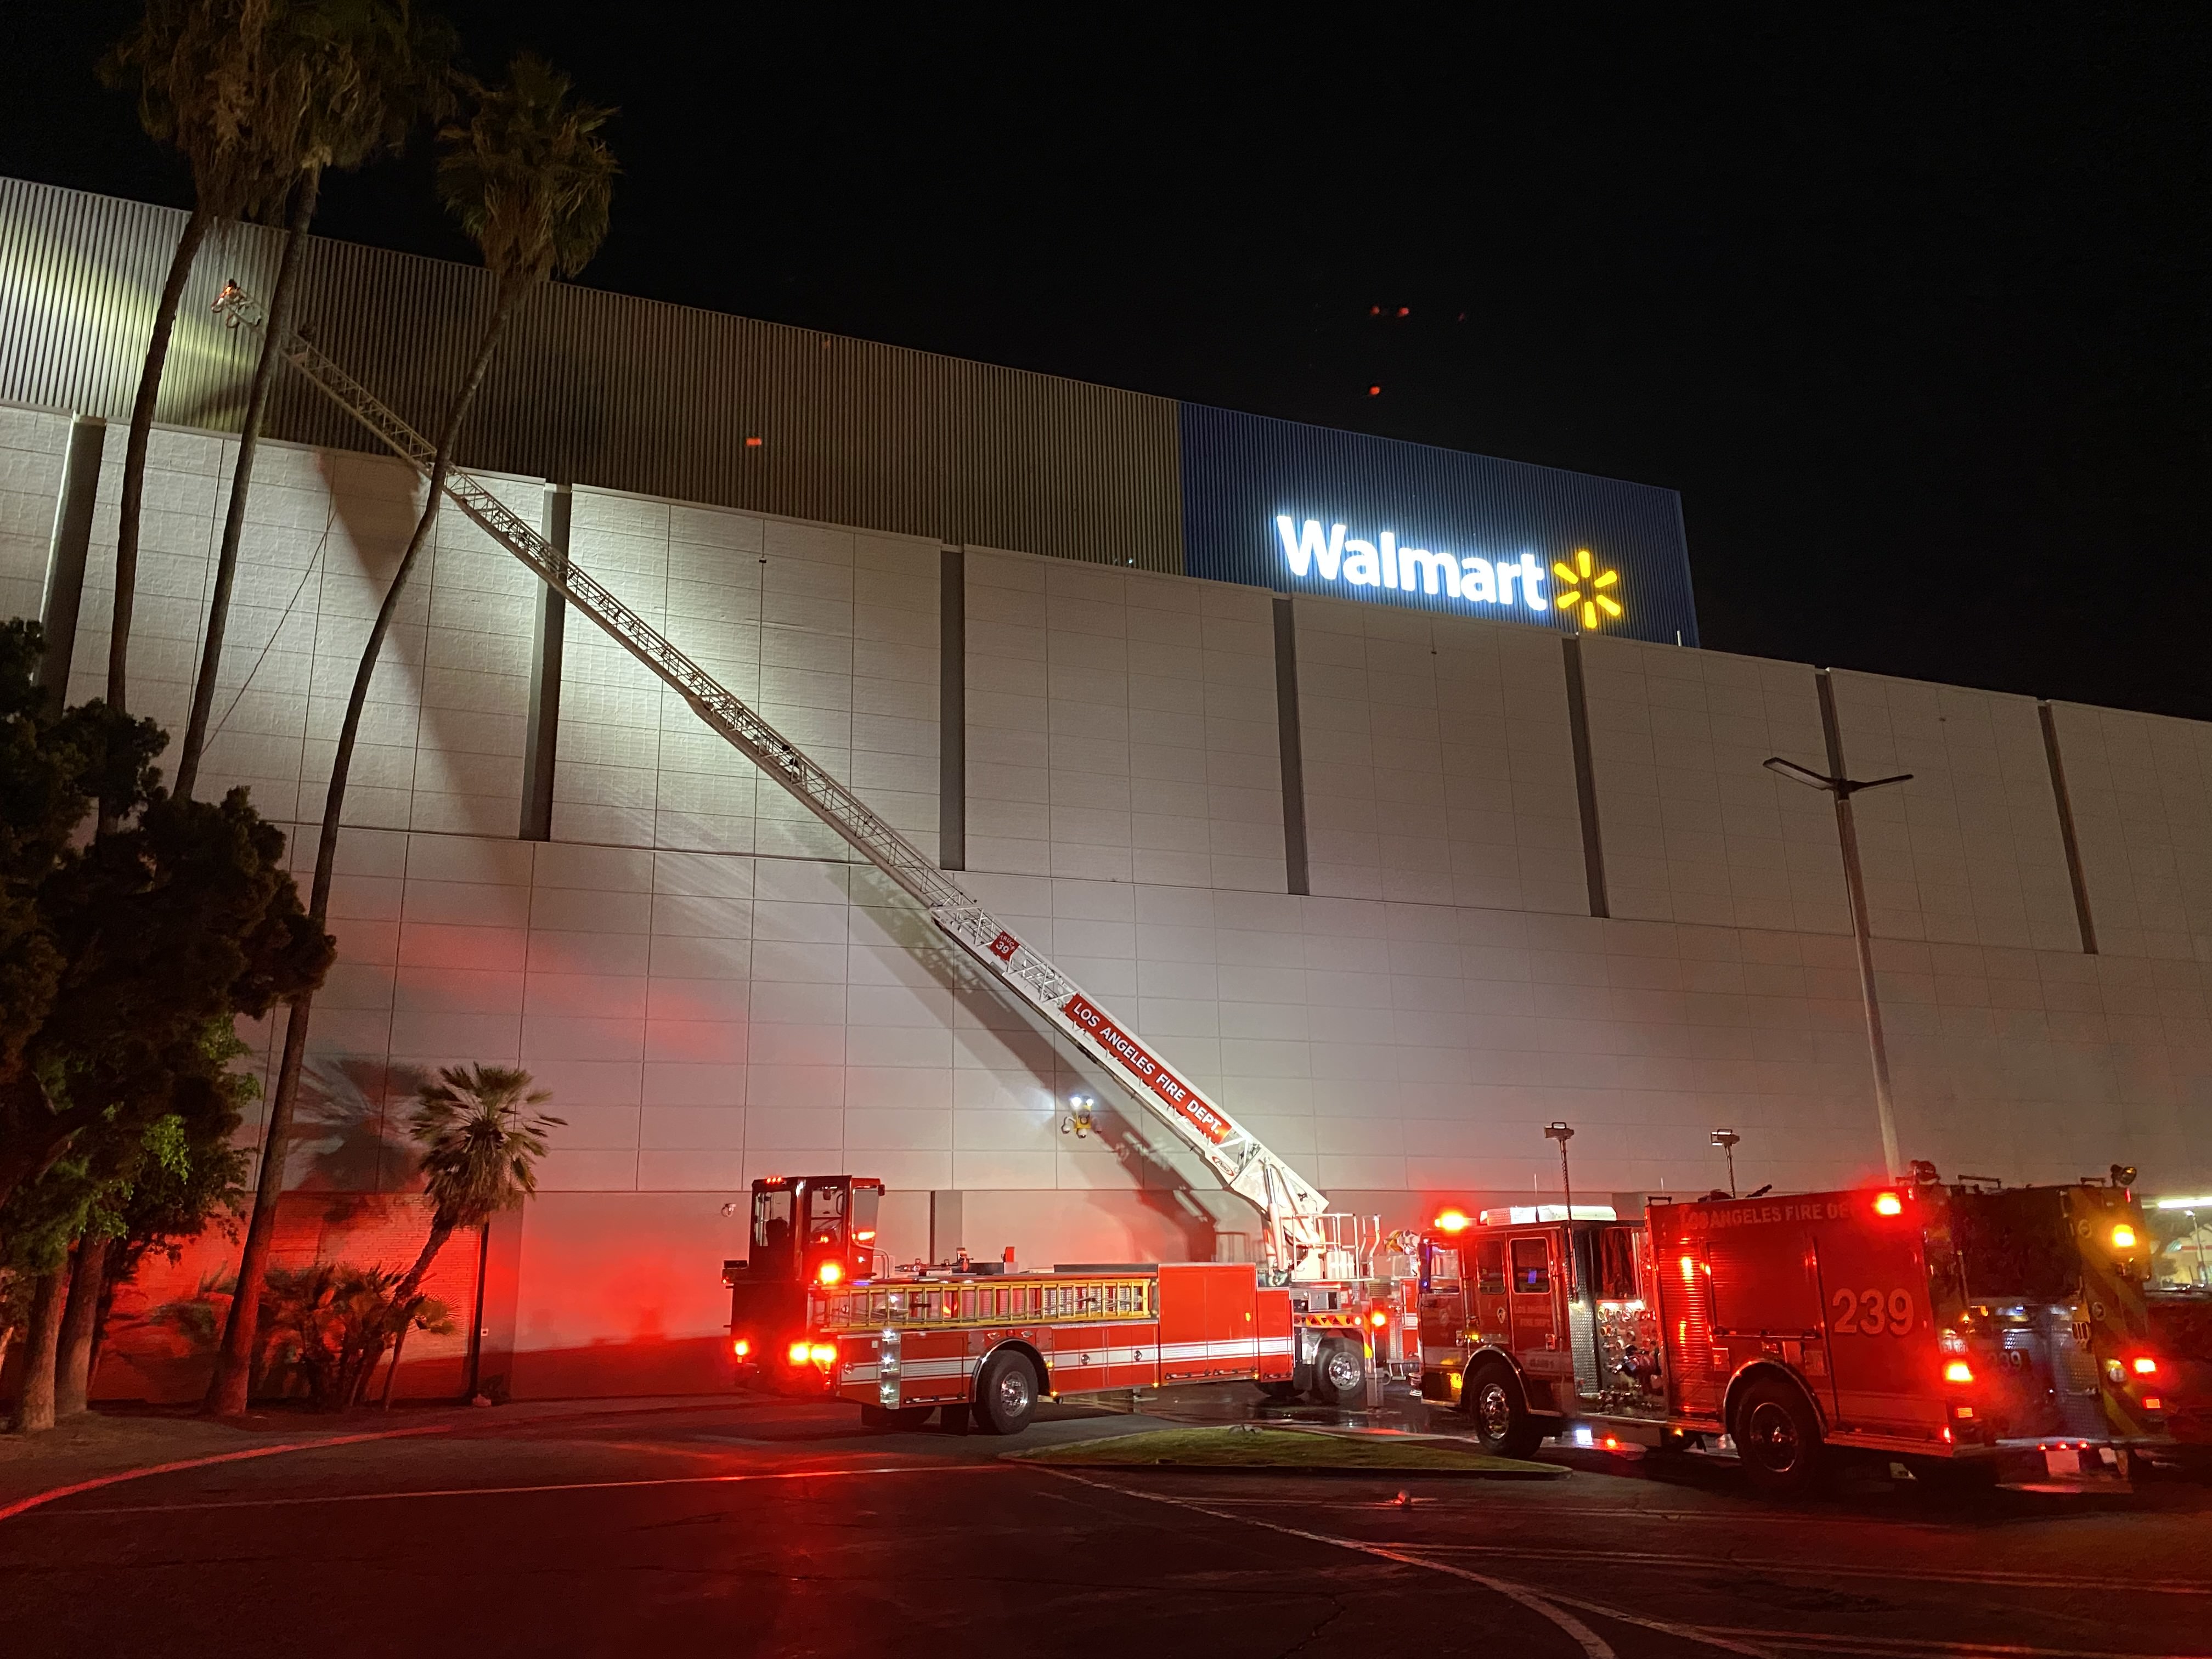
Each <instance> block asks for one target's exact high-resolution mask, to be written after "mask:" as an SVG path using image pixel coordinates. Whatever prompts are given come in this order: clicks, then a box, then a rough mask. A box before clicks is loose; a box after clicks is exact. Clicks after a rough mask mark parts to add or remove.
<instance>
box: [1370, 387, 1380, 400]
mask: <svg viewBox="0 0 2212 1659" xmlns="http://www.w3.org/2000/svg"><path fill="white" fill-rule="evenodd" d="M1367 395H1368V396H1369V397H1370V398H1379V397H1381V396H1382V395H1383V388H1382V387H1381V386H1369V387H1368V388H1367Z"/></svg>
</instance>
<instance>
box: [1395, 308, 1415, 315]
mask: <svg viewBox="0 0 2212 1659" xmlns="http://www.w3.org/2000/svg"><path fill="white" fill-rule="evenodd" d="M1398 314H1399V315H1400V316H1401V317H1410V316H1412V315H1413V307H1410V306H1400V307H1398Z"/></svg>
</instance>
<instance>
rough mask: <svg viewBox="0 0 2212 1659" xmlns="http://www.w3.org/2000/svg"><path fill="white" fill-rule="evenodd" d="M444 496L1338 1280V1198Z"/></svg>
mask: <svg viewBox="0 0 2212 1659" xmlns="http://www.w3.org/2000/svg"><path fill="white" fill-rule="evenodd" d="M215 309H216V312H217V313H219V314H221V315H222V318H223V319H224V322H225V324H226V325H228V326H230V327H236V326H238V325H240V324H241V323H242V324H245V325H247V326H249V327H259V326H262V325H263V324H264V317H263V313H262V311H261V307H260V306H259V305H258V302H257V301H254V300H253V299H252V296H251V295H248V294H246V292H245V290H243V289H240V287H239V286H238V285H237V283H225V284H224V285H223V289H222V293H221V294H220V295H217V296H216V302H215ZM276 346H277V349H278V350H279V351H280V352H281V353H282V354H283V357H284V361H285V362H288V363H289V364H290V365H291V366H292V367H293V368H295V369H297V370H298V371H299V372H300V373H301V374H302V375H303V376H304V377H306V379H307V381H308V382H309V383H310V384H311V385H313V386H314V387H315V388H316V389H317V390H318V391H319V392H322V393H323V394H324V395H325V397H327V398H330V399H331V402H332V403H334V404H337V406H338V407H339V408H340V409H342V410H344V411H345V412H346V413H347V414H349V415H350V416H353V417H354V418H355V419H356V420H357V421H359V422H361V423H362V425H363V426H365V427H367V428H368V429H369V431H370V432H371V433H373V434H374V435H375V436H376V438H377V439H378V440H379V441H380V442H382V443H383V444H384V445H385V447H387V448H388V449H390V450H391V451H392V453H394V454H395V455H397V456H398V457H399V459H402V460H403V461H405V462H406V463H407V464H408V465H410V466H411V467H413V468H414V469H415V471H416V472H418V473H420V474H421V475H422V477H426V478H427V477H429V476H430V475H431V472H432V470H433V465H434V463H435V459H436V456H437V450H436V447H435V445H434V444H432V443H431V442H430V441H429V440H428V439H427V438H425V437H424V436H423V435H422V434H421V433H419V432H417V431H416V430H415V429H414V428H412V427H410V426H409V425H408V424H407V423H406V422H404V421H403V420H401V419H400V418H399V416H398V415H397V414H395V413H393V412H392V410H390V409H388V408H386V406H385V405H384V404H382V403H381V402H380V401H379V400H378V399H377V398H376V397H375V396H374V395H373V394H372V393H371V392H369V391H368V389H367V388H366V387H365V386H362V384H361V383H360V382H359V381H358V380H355V379H354V378H353V377H352V376H351V375H349V374H347V373H346V372H345V371H344V370H343V369H342V368H339V367H338V366H337V364H336V363H334V362H331V359H330V358H329V357H327V356H325V355H324V354H323V353H322V352H321V351H320V350H319V349H317V348H316V347H314V346H313V345H312V344H310V343H308V342H307V340H306V339H304V338H303V337H301V335H300V334H299V333H297V332H296V331H292V330H287V331H284V333H283V335H282V336H281V337H279V338H278V339H277V341H276ZM445 493H446V494H447V495H449V496H451V497H452V498H453V503H454V505H455V506H457V507H459V508H460V509H461V511H462V512H463V513H465V514H467V515H468V517H470V518H471V519H472V520H475V521H476V522H477V524H478V525H480V526H483V530H484V532H485V533H486V534H488V535H489V536H490V537H491V538H492V539H493V540H494V541H495V542H497V543H498V544H500V545H501V547H504V548H505V549H506V550H507V551H508V552H509V553H512V554H513V556H515V557H516V558H517V559H519V560H520V561H521V562H522V563H523V565H524V566H525V567H526V568H527V569H528V570H529V571H530V573H531V574H532V575H534V576H536V577H537V578H538V580H539V581H541V582H544V584H545V585H546V586H548V587H550V588H552V589H553V590H554V591H555V592H557V593H559V594H560V595H561V596H562V598H563V599H566V600H567V601H568V603H569V604H570V605H574V606H575V607H576V609H577V610H579V611H582V612H583V613H584V615H585V616H586V617H589V618H590V619H591V620H592V622H593V623H596V624H598V626H599V629H601V631H602V632H604V633H605V634H606V635H608V636H609V637H610V638H611V639H612V640H613V641H615V643H616V644H617V645H619V646H621V647H623V649H624V650H625V651H627V652H629V653H630V655H631V656H633V657H635V658H636V659H638V661H639V662H641V663H642V664H644V665H645V666H646V667H647V668H648V669H650V670H651V671H653V673H654V674H656V675H658V676H659V678H661V679H662V680H663V681H664V682H665V683H666V684H668V685H670V686H671V687H673V688H674V690H676V691H677V693H678V695H679V696H682V697H683V698H684V701H685V702H688V703H689V704H690V706H691V709H692V712H693V713H694V714H697V715H698V716H699V718H700V719H701V720H703V721H705V722H706V723H707V725H708V726H710V727H712V728H713V729H714V731H715V732H717V733H719V734H720V736H721V737H722V738H723V739H724V740H725V741H726V742H727V743H728V744H730V745H731V746H732V747H733V748H734V749H736V750H738V752H739V753H740V754H742V755H744V757H745V758H746V759H748V760H750V761H751V762H752V763H753V764H754V765H756V766H757V767H759V768H760V769H761V770H763V772H765V773H767V774H768V775H769V777H771V778H773V779H775V781H777V782H778V783H780V784H781V785H782V786H783V787H784V788H785V789H787V790H788V791H789V792H790V793H792V794H793V795H794V796H795V797H797V798H798V799H799V803H800V804H801V805H804V806H805V807H806V808H807V810H808V811H811V812H812V813H813V814H814V815H815V816H816V817H818V818H820V819H821V820H822V821H823V823H826V824H828V825H829V828H830V829H833V830H835V831H836V833H837V834H838V835H839V836H842V838H843V839H844V841H845V842H846V843H847V845H848V846H850V847H851V848H854V850H855V851H856V852H858V853H860V854H861V855H862V856H863V857H865V858H866V860H868V861H869V862H870V863H871V864H873V865H874V866H876V867H877V868H878V869H879V870H881V871H882V872H884V874H885V875H886V876H889V877H890V878H891V880H892V881H894V882H896V884H898V885H899V886H900V887H901V888H902V889H903V890H905V891H906V892H907V893H908V895H909V896H911V897H912V898H913V899H914V900H915V902H916V903H918V904H920V905H921V907H922V908H924V909H925V910H927V912H928V914H929V919H930V921H933V922H934V923H935V924H936V925H937V927H938V928H939V930H940V931H941V932H943V933H945V935H946V936H948V937H949V938H951V939H952V940H953V941H954V942H955V943H956V944H957V945H959V946H960V947H961V948H962V949H963V951H966V952H967V954H968V955H969V957H971V958H972V959H973V960H974V961H975V963H977V964H978V965H979V966H981V968H983V969H987V971H988V973H989V975H991V977H992V978H993V979H994V980H995V981H998V982H999V983H1000V984H1002V985H1005V986H1006V987H1009V988H1010V989H1011V990H1012V992H1013V993H1014V994H1016V995H1017V996H1018V998H1019V999H1020V1000H1021V1001H1022V1002H1023V1003H1024V1004H1025V1005H1027V1006H1028V1007H1030V1009H1031V1010H1033V1011H1034V1012H1036V1013H1037V1014H1038V1015H1040V1016H1042V1018H1043V1019H1044V1020H1045V1021H1046V1022H1047V1023H1048V1024H1050V1025H1051V1026H1052V1027H1053V1028H1054V1029H1055V1030H1058V1031H1060V1032H1061V1033H1062V1034H1063V1035H1064V1036H1066V1037H1068V1038H1069V1039H1070V1040H1071V1041H1072V1042H1074V1043H1075V1045H1076V1046H1077V1047H1078V1048H1080V1049H1081V1050H1082V1051H1083V1052H1084V1053H1085V1054H1088V1055H1089V1056H1090V1057H1091V1059H1092V1060H1094V1061H1096V1062H1097V1064H1098V1065H1099V1066H1101V1067H1102V1068H1103V1070H1104V1071H1105V1072H1106V1073H1107V1074H1108V1075H1109V1076H1110V1077H1112V1078H1113V1079H1114V1080H1115V1082H1117V1083H1119V1084H1120V1085H1121V1087H1122V1088H1123V1089H1124V1090H1125V1091H1127V1093H1128V1094H1129V1095H1130V1096H1131V1097H1133V1099H1134V1100H1136V1102H1137V1103H1139V1105H1141V1106H1143V1107H1145V1108H1146V1109H1147V1110H1148V1111H1150V1112H1151V1113H1152V1115H1153V1116H1154V1117H1155V1118H1156V1119H1158V1121H1160V1122H1162V1123H1164V1124H1165V1125H1166V1126H1167V1127H1168V1128H1169V1129H1170V1130H1171V1131H1172V1132H1173V1133H1175V1135H1176V1138H1177V1139H1180V1140H1181V1141H1182V1143H1183V1145H1184V1146H1188V1148H1189V1149H1190V1150H1191V1151H1193V1152H1196V1153H1197V1154H1198V1156H1199V1157H1200V1158H1201V1159H1202V1160H1204V1162H1205V1164H1206V1168H1207V1169H1208V1170H1211V1171H1212V1173H1213V1175H1214V1176H1215V1177H1216V1178H1217V1179H1218V1181H1219V1182H1221V1184H1222V1186H1223V1187H1224V1188H1226V1189H1227V1190H1228V1191H1230V1192H1231V1193H1234V1194H1237V1196H1238V1197H1240V1198H1243V1199H1244V1200H1246V1201H1247V1202H1249V1203H1250V1204H1251V1205H1252V1206H1254V1207H1255V1209H1257V1210H1258V1211H1259V1212H1260V1213H1261V1218H1263V1224H1264V1237H1263V1239H1262V1243H1263V1246H1264V1248H1265V1249H1266V1252H1267V1258H1268V1259H1267V1267H1269V1269H1270V1270H1271V1273H1272V1275H1273V1278H1274V1279H1275V1280H1276V1282H1278V1283H1282V1282H1286V1281H1288V1280H1289V1279H1293V1278H1297V1279H1316V1278H1322V1277H1324V1276H1328V1275H1329V1274H1330V1273H1332V1271H1333V1269H1334V1267H1335V1265H1336V1264H1333V1263H1331V1261H1329V1256H1330V1254H1331V1253H1330V1251H1329V1249H1328V1244H1329V1240H1328V1236H1327V1231H1326V1229H1325V1228H1324V1226H1323V1225H1322V1220H1321V1218H1322V1216H1323V1215H1325V1214H1326V1213H1327V1212H1328V1200H1327V1199H1326V1198H1325V1197H1323V1196H1322V1194H1320V1193H1319V1192H1317V1191H1316V1190H1315V1189H1314V1188H1313V1187H1312V1185H1311V1184H1310V1183H1309V1182H1307V1181H1306V1180H1305V1178H1304V1176H1300V1175H1299V1174H1298V1173H1297V1170H1293V1169H1292V1168H1291V1166H1290V1165H1289V1164H1285V1162H1284V1161H1283V1160H1282V1159H1281V1158H1279V1157H1278V1156H1276V1154H1275V1153H1273V1152H1271V1151H1269V1150H1268V1148H1267V1146H1265V1145H1264V1144H1262V1143H1261V1141H1260V1140H1259V1139H1257V1138H1256V1137H1255V1136H1254V1135H1253V1134H1252V1133H1251V1132H1250V1131H1249V1130H1248V1129H1246V1128H1244V1127H1243V1125H1241V1124H1239V1123H1238V1122H1237V1121H1236V1119H1235V1118H1233V1117H1232V1116H1231V1115H1230V1114H1229V1113H1228V1112H1227V1111H1225V1109H1222V1108H1221V1107H1220V1106H1218V1104H1216V1103H1214V1102H1213V1101H1212V1100H1211V1099H1209V1098H1208V1097H1206V1093H1205V1091H1202V1090H1200V1088H1199V1087H1198V1086H1197V1085H1195V1084H1194V1083H1192V1082H1190V1081H1189V1080H1188V1079H1187V1078H1185V1077H1183V1076H1182V1074H1181V1073H1177V1072H1176V1071H1175V1070H1174V1069H1173V1068H1171V1067H1170V1066H1168V1065H1167V1064H1166V1063H1165V1062H1164V1061H1163V1060H1160V1058H1159V1057H1158V1055H1157V1054H1153V1053H1152V1051H1151V1049H1150V1048H1149V1047H1148V1046H1147V1045H1146V1043H1145V1042H1144V1041H1143V1040H1142V1039H1141V1038H1139V1036H1136V1035H1135V1034H1134V1033H1133V1031H1131V1030H1129V1028H1128V1027H1127V1025H1125V1024H1122V1023H1121V1021H1120V1020H1117V1019H1115V1018H1114V1017H1113V1016H1112V1015H1111V1014H1110V1013H1109V1012H1107V1010H1106V1009H1105V1008H1104V1006H1102V1005H1101V1004H1100V1003H1099V1002H1098V1000H1097V999H1096V998H1094V997H1092V996H1091V995H1089V994H1086V993H1085V991H1084V989H1083V987H1081V986H1079V985H1078V984H1077V983H1076V982H1075V981H1074V980H1073V979H1072V978H1071V977H1069V975H1067V974H1066V973H1065V972H1063V971H1062V970H1061V969H1060V968H1059V967H1057V966H1056V965H1055V964H1054V963H1053V962H1052V961H1051V960H1050V959H1049V958H1048V957H1046V956H1045V955H1044V953H1043V952H1042V951H1038V950H1036V948H1035V947H1034V946H1032V945H1028V944H1026V943H1024V941H1023V940H1022V939H1018V938H1017V937H1016V936H1015V935H1014V934H1013V933H1012V932H1010V931H1009V930H1008V929H1006V927H1002V926H1000V923H999V921H998V920H997V918H995V917H994V916H993V915H991V914H990V913H989V912H988V911H987V910H986V909H984V908H983V907H982V905H981V903H979V902H977V901H976V900H975V899H973V898H971V897H969V895H968V894H967V893H966V892H964V891H963V890H962V889H961V887H960V885H959V884H958V883H957V882H955V881H954V880H953V879H952V878H951V877H950V876H948V875H947V874H945V872H944V871H942V870H940V869H939V868H938V866H937V864H936V862H935V860H932V859H930V858H929V857H927V855H926V854H923V853H922V852H921V850H920V849H919V848H916V847H915V845H914V844H913V843H912V842H908V840H907V839H906V838H905V837H904V836H901V835H900V834H899V833H898V831H897V830H896V829H892V828H891V826H890V824H888V823H884V820H883V819H882V818H881V817H878V816H877V814H876V813H875V812H874V811H872V810H871V809H870V808H869V807H868V806H866V805H865V804H863V803H862V801H861V800H860V798H859V797H858V796H857V795H855V794H854V793H853V792H852V791H851V790H850V789H848V788H847V787H845V785H843V784H842V783H841V782H839V781H837V780H836V778H834V777H832V776H831V775H829V773H828V772H826V771H824V770H823V769H822V768H821V767H819V766H817V765H816V764H815V763H814V762H813V761H811V760H810V759H808V758H807V757H806V756H805V755H804V754H803V753H801V752H800V751H799V749H798V748H797V747H796V746H795V745H793V744H792V743H790V742H789V741H788V740H787V739H786V738H784V737H783V735H782V734H781V732H777V731H776V729H775V727H774V726H770V725H769V723H768V722H767V721H766V720H763V719H762V718H761V717H760V715H759V714H757V713H756V712H755V711H754V710H753V709H752V708H749V707H748V706H747V705H746V704H745V703H744V702H742V701H740V700H739V699H738V696H736V695H735V694H734V693H732V692H731V691H730V690H728V689H727V688H726V687H725V686H723V685H722V684H720V682H718V681H716V680H715V679H714V678H713V677H712V676H711V675H709V674H708V672H707V671H706V670H704V669H702V668H701V667H700V666H699V665H698V664H696V663H695V662H693V661H692V660H691V659H690V658H689V657H687V656H686V655H684V653H683V652H681V651H679V650H678V649H677V648H676V647H675V646H674V645H672V644H671V643H670V642H669V641H668V640H667V639H666V638H665V636H663V635H661V634H660V633H659V631H658V630H657V629H654V628H653V626H652V625H651V624H650V623H647V622H646V621H645V619H644V618H643V617H640V616H639V615H638V614H637V613H636V612H635V611H632V610H631V609H630V608H629V606H628V605H624V604H623V602H622V600H621V599H618V598H617V597H616V596H615V595H614V594H613V593H612V592H609V591H608V590H607V589H606V588H605V586H602V585H601V584H600V583H599V582H598V581H596V580H593V579H592V577H591V576H590V575H588V574H586V573H585V572H584V571H582V570H580V569H579V568H577V566H576V564H575V562H574V560H572V559H570V558H569V557H568V555H567V554H566V553H565V552H564V551H562V550H561V549H559V548H556V547H555V546H554V545H553V544H551V543H550V542H548V541H547V540H546V539H545V538H544V537H543V536H541V535H540V534H539V533H538V532H537V531H536V530H535V529H533V528H532V526H530V525H529V524H528V523H527V522H526V521H525V520H523V519H522V518H520V516H518V515H517V514H516V513H513V512H512V511H510V510H509V509H508V508H507V507H506V506H505V505H503V504H502V503H501V501H499V500H498V498H497V497H495V495H492V493H491V492H490V491H489V489H485V488H484V487H483V484H481V483H477V480H476V479H475V478H473V477H471V476H470V475H469V474H468V473H466V472H464V471H461V470H460V469H459V468H458V467H449V468H448V469H447V473H446V481H445Z"/></svg>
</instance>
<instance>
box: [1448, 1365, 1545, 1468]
mask: <svg viewBox="0 0 2212 1659" xmlns="http://www.w3.org/2000/svg"><path fill="white" fill-rule="evenodd" d="M1461 1403H1462V1406H1463V1407H1465V1409H1466V1411H1467V1414H1468V1417H1469V1418H1471V1419H1474V1438H1475V1442H1476V1443H1477V1444H1478V1445H1480V1447H1481V1448H1482V1449H1483V1450H1485V1451H1486V1452H1488V1453H1489V1454H1490V1455H1492V1457H1527V1456H1529V1455H1532V1454H1533V1453H1534V1451H1535V1449H1536V1448H1537V1446H1538V1445H1540V1444H1541V1443H1542V1441H1543V1438H1544V1435H1543V1431H1541V1429H1539V1428H1538V1427H1537V1426H1536V1419H1534V1418H1533V1417H1531V1416H1529V1415H1528V1401H1525V1400H1524V1399H1522V1395H1521V1381H1520V1379H1519V1378H1518V1377H1516V1376H1514V1375H1513V1373H1512V1371H1511V1370H1510V1369H1509V1368H1508V1367H1506V1366H1504V1365H1503V1364H1498V1363H1497V1362H1495V1361H1492V1363H1491V1364H1487V1365H1484V1366H1481V1367H1480V1368H1479V1369H1478V1370H1476V1371H1475V1373H1474V1376H1470V1377H1468V1380H1467V1389H1466V1393H1465V1396H1464V1398H1463V1399H1462V1402H1461Z"/></svg>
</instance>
